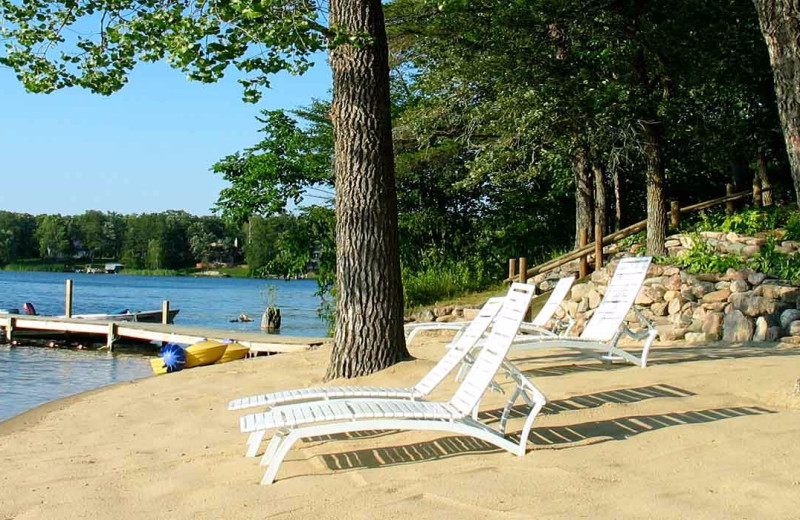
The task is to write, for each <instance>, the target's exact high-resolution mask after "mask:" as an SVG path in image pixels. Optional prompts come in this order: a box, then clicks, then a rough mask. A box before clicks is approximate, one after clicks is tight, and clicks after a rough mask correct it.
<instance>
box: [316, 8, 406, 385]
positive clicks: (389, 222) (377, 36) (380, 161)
mask: <svg viewBox="0 0 800 520" xmlns="http://www.w3.org/2000/svg"><path fill="white" fill-rule="evenodd" d="M330 24H331V27H339V28H344V29H346V30H347V31H349V32H350V33H352V34H356V35H358V34H364V33H366V34H369V35H370V36H371V37H372V38H373V40H372V41H371V42H366V43H363V44H360V45H349V44H342V45H339V46H337V47H335V48H334V49H333V50H331V52H330V63H331V69H332V70H333V103H332V105H331V120H332V122H333V131H334V139H335V148H334V150H335V159H334V160H335V171H336V294H337V303H336V313H337V314H336V332H335V335H334V344H333V352H332V353H331V362H330V365H329V367H328V372H327V374H326V378H327V379H333V378H337V377H356V376H361V375H366V374H370V373H372V372H375V371H377V370H381V369H383V368H386V367H388V366H390V365H392V364H394V363H396V362H398V361H400V360H402V359H404V358H407V357H408V351H407V350H406V346H405V338H404V334H403V287H402V283H401V280H400V257H399V245H398V231H397V192H396V187H395V172H394V157H393V151H392V125H391V116H390V104H389V61H388V55H389V51H388V46H387V42H386V28H385V26H384V19H383V10H382V7H381V2H380V0H331V2H330Z"/></svg>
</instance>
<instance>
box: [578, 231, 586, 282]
mask: <svg viewBox="0 0 800 520" xmlns="http://www.w3.org/2000/svg"><path fill="white" fill-rule="evenodd" d="M588 241H589V230H588V229H586V228H581V229H580V231H579V232H578V248H579V249H583V248H584V247H586V243H587V242H588ZM578 270H579V274H580V277H581V278H583V277H584V276H588V275H589V262H588V260H587V259H586V255H583V256H581V261H580V264H579V268H578Z"/></svg>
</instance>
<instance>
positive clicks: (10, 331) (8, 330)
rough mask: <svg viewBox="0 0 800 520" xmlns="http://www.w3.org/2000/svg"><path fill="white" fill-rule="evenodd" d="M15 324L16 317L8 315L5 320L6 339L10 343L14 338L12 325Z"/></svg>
mask: <svg viewBox="0 0 800 520" xmlns="http://www.w3.org/2000/svg"><path fill="white" fill-rule="evenodd" d="M16 324H17V319H16V318H12V317H11V316H9V317H8V321H7V322H6V340H7V341H8V342H9V343H11V340H12V339H14V327H15V325H16Z"/></svg>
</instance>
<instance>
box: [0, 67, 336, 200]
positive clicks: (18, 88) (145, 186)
mask: <svg viewBox="0 0 800 520" xmlns="http://www.w3.org/2000/svg"><path fill="white" fill-rule="evenodd" d="M330 88H331V72H330V69H329V68H328V66H327V64H326V63H325V59H324V55H320V58H319V59H318V60H317V63H316V66H314V67H312V68H311V70H310V71H308V72H307V73H306V74H305V75H303V76H291V75H289V74H281V75H277V76H275V77H274V78H273V82H272V88H271V89H269V90H267V91H265V92H264V96H263V98H262V100H261V101H260V102H259V103H258V104H255V105H254V104H248V103H244V102H243V101H242V87H241V86H240V85H239V84H238V83H237V82H236V80H235V78H233V77H230V78H225V79H224V80H223V81H221V82H219V83H216V84H210V85H209V84H201V83H196V82H189V81H188V80H186V78H185V77H184V76H183V74H182V73H181V72H180V71H178V70H174V69H171V68H170V67H169V66H167V65H166V64H163V63H159V64H140V65H139V66H138V67H137V68H136V69H135V70H134V72H133V73H132V74H131V77H130V80H129V82H128V84H127V85H126V86H125V87H124V88H123V89H122V90H121V91H119V92H117V93H116V94H113V95H112V96H101V95H98V94H92V93H91V92H89V91H86V90H82V89H68V90H63V91H58V92H55V93H53V94H44V95H43V94H29V93H26V92H25V90H24V89H23V87H22V85H21V83H20V82H19V81H18V80H17V79H16V77H15V76H14V74H13V72H12V71H11V70H9V69H6V68H0V210H6V211H14V212H23V213H31V214H40V213H60V214H62V215H74V214H79V213H83V212H84V211H86V210H89V209H97V210H102V211H115V212H118V213H147V212H158V211H164V210H168V209H179V210H185V211H188V212H190V213H193V214H196V215H208V214H211V207H212V206H213V204H214V202H215V201H216V200H217V195H218V194H219V191H220V190H221V189H222V188H223V187H224V186H225V182H224V181H223V179H222V177H221V176H219V175H217V174H214V173H212V172H211V171H210V167H211V165H212V164H214V163H215V162H216V161H217V160H219V159H221V158H222V157H224V156H226V155H228V154H232V153H234V152H236V151H239V150H242V149H243V148H245V147H248V146H251V145H253V144H256V143H257V142H258V141H259V139H260V135H261V134H260V133H259V132H258V130H259V127H260V124H259V123H258V122H257V121H256V120H255V116H256V115H258V112H259V111H260V110H262V109H275V108H288V109H291V108H296V107H298V106H303V105H306V104H308V103H309V102H310V101H311V99H312V98H326V97H329V95H330V94H329V92H330Z"/></svg>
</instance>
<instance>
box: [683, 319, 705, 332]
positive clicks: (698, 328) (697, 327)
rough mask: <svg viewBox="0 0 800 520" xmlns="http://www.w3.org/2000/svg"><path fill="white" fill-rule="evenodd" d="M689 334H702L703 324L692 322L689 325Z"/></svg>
mask: <svg viewBox="0 0 800 520" xmlns="http://www.w3.org/2000/svg"><path fill="white" fill-rule="evenodd" d="M686 330H687V332H702V331H703V322H702V321H697V320H692V323H691V324H690V325H689V328H688V329H686Z"/></svg>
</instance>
